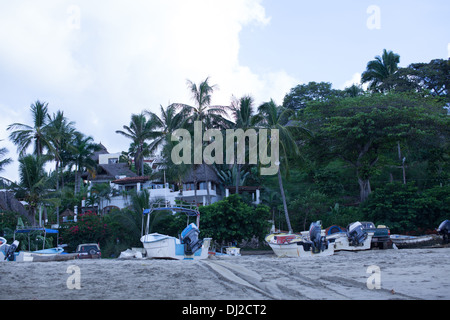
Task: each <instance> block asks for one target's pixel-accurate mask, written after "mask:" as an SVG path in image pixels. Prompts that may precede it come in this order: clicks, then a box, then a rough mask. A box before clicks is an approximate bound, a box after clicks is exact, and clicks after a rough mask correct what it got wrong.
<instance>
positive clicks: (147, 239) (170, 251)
mask: <svg viewBox="0 0 450 320" xmlns="http://www.w3.org/2000/svg"><path fill="white" fill-rule="evenodd" d="M141 242H142V244H143V246H144V248H145V251H146V256H147V257H148V258H160V259H178V260H201V259H206V258H208V250H209V245H210V242H211V238H206V239H203V243H202V246H201V248H200V249H199V250H197V251H196V252H195V253H193V254H186V253H185V245H184V244H183V243H181V241H180V239H178V238H175V237H171V236H167V235H163V234H159V233H150V234H146V235H144V236H142V237H141Z"/></svg>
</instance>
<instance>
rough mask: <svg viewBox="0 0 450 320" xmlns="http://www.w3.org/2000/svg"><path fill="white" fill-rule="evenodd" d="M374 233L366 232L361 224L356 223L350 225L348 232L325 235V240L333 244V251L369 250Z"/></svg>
mask: <svg viewBox="0 0 450 320" xmlns="http://www.w3.org/2000/svg"><path fill="white" fill-rule="evenodd" d="M374 234H375V233H374V232H366V231H364V228H363V226H362V224H361V223H360V222H359V221H357V222H355V223H352V224H350V226H349V230H348V232H345V231H340V232H335V233H331V234H328V235H327V239H328V240H329V241H330V242H331V243H334V250H335V251H341V250H344V251H359V250H369V249H370V248H371V241H372V237H373V235H374Z"/></svg>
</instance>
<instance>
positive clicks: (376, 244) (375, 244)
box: [361, 221, 392, 249]
mask: <svg viewBox="0 0 450 320" xmlns="http://www.w3.org/2000/svg"><path fill="white" fill-rule="evenodd" d="M361 224H362V226H363V228H364V230H365V231H366V232H373V233H374V234H373V236H372V241H371V248H379V249H392V240H391V232H390V230H389V228H388V227H386V226H383V225H379V226H378V227H375V224H374V223H373V222H370V221H361Z"/></svg>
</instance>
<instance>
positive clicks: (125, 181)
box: [112, 176, 150, 184]
mask: <svg viewBox="0 0 450 320" xmlns="http://www.w3.org/2000/svg"><path fill="white" fill-rule="evenodd" d="M148 180H150V177H147V176H144V177H138V176H136V177H126V178H122V179H117V180H114V181H112V182H113V183H115V184H134V183H138V182H140V183H144V182H147V181H148Z"/></svg>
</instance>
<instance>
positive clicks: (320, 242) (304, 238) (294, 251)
mask: <svg viewBox="0 0 450 320" xmlns="http://www.w3.org/2000/svg"><path fill="white" fill-rule="evenodd" d="M266 242H267V243H268V244H269V246H270V247H271V248H272V250H273V252H274V253H275V254H276V255H277V256H278V257H296V258H307V257H321V256H331V255H333V254H334V245H333V244H331V243H329V242H328V240H327V239H326V237H325V231H324V230H322V228H321V223H320V221H317V222H315V223H311V226H310V228H309V231H303V232H301V234H300V235H299V234H286V233H278V234H276V233H274V234H270V235H268V236H267V237H266Z"/></svg>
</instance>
